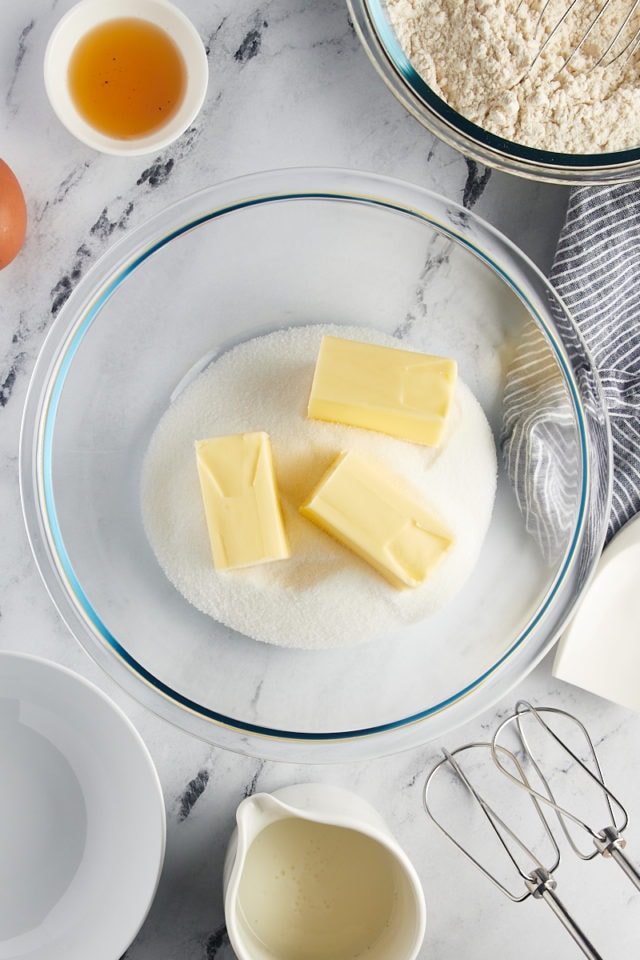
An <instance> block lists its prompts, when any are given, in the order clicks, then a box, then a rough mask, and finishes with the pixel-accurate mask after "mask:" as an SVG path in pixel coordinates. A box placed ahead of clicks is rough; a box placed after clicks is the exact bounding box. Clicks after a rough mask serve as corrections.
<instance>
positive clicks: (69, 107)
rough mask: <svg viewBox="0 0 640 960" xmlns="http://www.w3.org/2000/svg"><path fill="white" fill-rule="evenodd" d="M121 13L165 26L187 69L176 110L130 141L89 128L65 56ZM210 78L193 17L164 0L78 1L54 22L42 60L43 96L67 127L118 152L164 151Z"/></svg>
mask: <svg viewBox="0 0 640 960" xmlns="http://www.w3.org/2000/svg"><path fill="white" fill-rule="evenodd" d="M119 17H132V18H138V19H141V20H146V21H148V22H149V23H152V24H155V25H156V26H158V27H160V28H161V29H163V30H164V31H165V32H166V33H167V34H168V35H169V36H170V37H171V39H172V40H173V41H174V43H175V44H176V46H177V47H178V50H179V51H180V53H181V55H182V59H183V61H184V66H185V69H186V90H185V94H184V97H183V99H182V102H181V104H180V107H179V108H178V110H177V112H175V113H174V114H173V115H172V116H171V117H170V119H169V120H168V122H167V123H166V124H165V125H163V126H162V127H160V128H158V129H157V130H154V131H153V132H151V133H149V134H146V135H143V136H140V137H137V138H132V139H120V138H117V137H111V136H107V135H106V134H104V133H102V132H100V131H99V130H96V129H95V128H94V127H93V126H91V125H90V124H89V123H88V122H87V121H86V119H85V118H84V117H83V116H82V114H81V113H80V112H79V111H78V108H77V107H76V104H75V103H74V100H73V98H72V96H71V92H70V89H69V82H68V66H69V60H70V57H71V55H72V53H73V51H74V49H75V47H76V45H77V43H78V42H79V41H80V40H81V39H82V38H83V37H84V36H85V35H86V34H87V32H88V31H90V30H92V29H93V28H94V27H97V26H98V25H100V24H102V23H104V22H105V21H107V20H113V19H116V18H119ZM208 80H209V68H208V63H207V55H206V51H205V48H204V45H203V43H202V40H201V38H200V36H199V34H198V32H197V30H196V29H195V27H194V26H193V24H192V23H191V21H190V20H189V19H188V18H187V17H186V16H185V14H184V13H183V12H182V11H181V10H180V9H179V8H178V7H175V6H174V5H173V4H172V3H169V2H168V0H81V2H80V3H78V4H76V6H74V7H72V8H71V9H70V10H69V11H67V13H66V14H65V15H64V16H63V17H62V18H61V20H60V21H59V22H58V24H57V26H56V27H55V29H54V30H53V32H52V34H51V37H50V38H49V42H48V44H47V49H46V52H45V58H44V81H45V88H46V91H47V96H48V97H49V101H50V103H51V106H52V107H53V109H54V111H55V112H56V114H57V116H58V118H59V119H60V121H61V122H62V123H63V124H64V126H65V127H66V128H67V130H68V131H69V132H70V133H72V134H73V135H74V137H77V138H78V140H80V141H82V143H85V144H87V146H89V147H93V148H94V150H99V151H100V152H102V153H110V154H116V155H121V156H140V155H142V154H145V153H152V152H154V151H156V150H162V149H163V148H164V147H166V146H168V145H169V144H170V143H172V142H173V141H174V140H175V139H176V138H177V137H179V136H180V135H181V134H182V133H184V131H185V130H186V129H187V127H188V126H189V125H190V124H191V123H192V122H193V120H194V119H195V117H196V115H197V114H198V112H199V110H200V108H201V106H202V103H203V101H204V98H205V94H206V92H207V84H208Z"/></svg>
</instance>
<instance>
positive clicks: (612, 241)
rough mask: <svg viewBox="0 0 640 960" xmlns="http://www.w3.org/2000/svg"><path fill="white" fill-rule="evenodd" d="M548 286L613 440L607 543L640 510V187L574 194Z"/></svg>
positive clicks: (580, 190) (576, 191)
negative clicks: (574, 338) (561, 307)
mask: <svg viewBox="0 0 640 960" xmlns="http://www.w3.org/2000/svg"><path fill="white" fill-rule="evenodd" d="M550 280H551V282H552V283H553V285H554V287H555V288H556V290H557V291H558V293H559V294H560V296H561V297H562V298H563V300H564V301H565V303H566V304H567V306H568V308H569V312H570V313H571V314H572V315H573V318H574V320H575V321H576V323H577V325H578V327H579V328H580V331H581V333H582V335H583V337H584V340H585V343H586V344H587V347H588V349H589V352H590V353H591V356H592V358H593V361H594V364H595V366H596V368H597V370H598V372H599V374H600V379H601V381H602V386H603V390H604V394H605V398H606V403H607V408H608V412H609V420H610V424H611V434H612V440H613V499H612V505H611V515H610V518H609V527H608V530H607V541H608V540H610V539H611V537H612V536H613V535H614V534H615V533H617V531H618V530H619V529H620V527H622V526H623V524H624V523H626V521H627V520H629V519H630V518H631V517H632V516H633V515H634V514H635V513H637V512H638V510H640V184H638V183H631V184H624V185H621V186H615V187H580V188H576V189H574V190H573V191H572V193H571V195H570V199H569V207H568V211H567V217H566V222H565V225H564V228H563V230H562V233H561V234H560V240H559V243H558V248H557V251H556V256H555V260H554V264H553V267H552V270H551V275H550Z"/></svg>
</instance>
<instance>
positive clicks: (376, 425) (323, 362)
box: [307, 336, 458, 446]
mask: <svg viewBox="0 0 640 960" xmlns="http://www.w3.org/2000/svg"><path fill="white" fill-rule="evenodd" d="M457 373H458V370H457V364H456V362H455V360H451V359H449V358H448V357H436V356H431V355H430V354H426V353H414V352H413V351H410V350H400V349H398V348H396V347H381V346H377V345H376V344H372V343H360V342H358V341H356V340H344V339H341V338H340V337H329V336H325V337H323V338H322V343H321V345H320V351H319V354H318V359H317V362H316V368H315V373H314V377H313V383H312V385H311V395H310V398H309V406H308V409H307V414H308V416H309V417H310V418H311V419H314V420H330V421H333V422H335V423H344V424H349V425H350V426H354V427H364V428H366V429H368V430H377V431H379V432H380V433H386V434H390V435H391V436H394V437H400V438H401V439H403V440H411V441H413V442H414V443H421V444H424V445H426V446H436V445H437V444H438V443H439V442H440V438H441V436H442V431H443V430H444V426H445V423H446V419H447V414H448V412H449V407H450V405H451V400H452V398H453V393H454V389H455V384H456V379H457Z"/></svg>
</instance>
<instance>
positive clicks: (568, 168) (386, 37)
mask: <svg viewBox="0 0 640 960" xmlns="http://www.w3.org/2000/svg"><path fill="white" fill-rule="evenodd" d="M347 5H348V8H349V11H350V13H351V17H352V19H353V23H354V25H355V28H356V32H357V33H358V36H359V37H360V40H361V42H362V45H363V47H364V49H365V51H366V52H367V54H368V56H369V58H370V60H371V62H372V63H373V65H374V67H375V68H376V70H377V71H378V73H379V74H380V76H381V77H382V79H383V80H384V82H385V83H386V85H387V86H388V88H389V89H390V90H391V92H392V93H393V94H394V95H395V96H396V98H397V99H398V100H399V101H400V103H402V104H403V106H404V107H405V108H406V109H407V110H408V111H409V112H410V113H411V114H412V115H413V116H414V117H415V118H416V119H417V120H419V121H420V123H421V124H423V126H424V127H426V129H427V130H429V132H430V133H432V134H434V135H435V136H436V137H438V139H439V140H442V141H443V142H444V143H446V144H448V145H449V146H450V147H453V148H454V149H456V150H459V151H460V152H461V153H463V154H465V155H466V156H468V157H471V158H473V159H474V160H477V161H479V162H480V163H484V164H488V165H489V166H491V167H494V168H496V169H497V170H503V171H505V172H506V173H512V174H517V175H519V176H523V177H527V178H529V179H531V180H540V181H544V182H547V183H561V184H603V183H620V182H623V181H626V180H635V179H637V178H638V176H640V145H639V146H638V147H637V148H634V149H631V150H618V151H613V152H611V153H594V154H588V153H584V154H577V153H576V154H572V153H560V152H557V151H549V150H536V149H533V148H532V147H528V146H524V145H523V144H520V143H515V142H513V141H511V140H507V139H505V138H504V137H499V136H496V135H494V134H493V133H490V132H489V131H487V130H484V129H483V128H482V127H480V126H478V125H477V124H475V123H472V122H471V121H469V120H467V119H466V118H465V117H463V116H461V114H459V113H458V112H457V111H456V110H454V109H453V108H452V107H450V106H449V105H448V104H447V103H445V101H444V100H442V99H441V98H440V97H439V96H438V95H437V94H436V93H435V92H434V91H433V90H432V89H431V88H430V87H429V85H428V84H427V83H426V82H425V81H424V80H423V79H422V77H421V76H420V75H419V74H418V73H417V72H416V70H415V69H414V68H413V66H412V65H411V62H410V61H409V59H408V57H407V55H406V54H405V52H404V50H403V49H402V47H401V45H400V43H399V41H398V39H397V37H396V34H395V31H394V29H393V27H392V25H391V22H390V20H389V17H388V14H387V10H386V2H385V0H347Z"/></svg>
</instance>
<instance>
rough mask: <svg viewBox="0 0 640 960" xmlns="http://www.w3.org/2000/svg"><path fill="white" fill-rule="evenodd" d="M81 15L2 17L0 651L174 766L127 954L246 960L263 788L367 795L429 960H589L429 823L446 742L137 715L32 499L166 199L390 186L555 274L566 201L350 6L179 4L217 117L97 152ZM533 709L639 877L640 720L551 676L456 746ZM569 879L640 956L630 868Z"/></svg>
mask: <svg viewBox="0 0 640 960" xmlns="http://www.w3.org/2000/svg"><path fill="white" fill-rule="evenodd" d="M70 5H71V3H70V0H21V2H20V3H7V2H5V3H2V4H1V5H0V26H1V29H0V156H2V158H3V159H4V160H5V161H7V162H8V163H9V164H10V166H11V167H12V168H13V170H14V171H15V172H16V174H17V175H18V177H19V179H20V181H21V183H22V186H23V189H24V192H25V195H26V199H27V205H28V213H29V227H28V234H27V238H26V242H25V245H24V248H23V250H22V251H21V253H20V255H19V256H18V258H17V259H16V260H15V261H14V262H13V263H12V264H11V265H10V266H9V267H7V268H6V269H5V270H4V271H2V272H1V273H0V424H1V429H0V514H1V516H2V549H1V552H0V648H2V649H6V650H17V651H24V652H28V653H33V654H37V655H41V656H44V657H48V658H51V659H54V660H56V661H58V662H59V663H62V664H64V665H66V666H68V667H70V668H71V669H73V670H74V671H76V672H77V673H79V674H81V675H82V676H85V677H87V678H89V679H91V680H92V681H94V682H95V683H96V684H97V685H98V686H99V687H100V688H101V689H102V690H104V691H105V692H106V693H107V694H108V695H109V696H110V697H111V698H112V699H113V700H114V701H115V702H116V703H118V704H119V705H120V706H121V707H122V708H123V709H124V711H125V712H126V713H127V715H128V716H129V717H130V718H131V720H132V721H133V723H134V724H135V725H136V727H137V729H138V730H139V731H140V733H141V735H142V736H143V738H144V740H145V742H146V743H147V746H148V748H149V750H150V752H151V754H152V757H153V760H154V762H155V764H156V766H157V769H158V772H159V775H160V778H161V781H162V785H163V790H164V796H165V801H166V809H167V817H168V840H167V853H166V862H165V867H164V871H163V875H162V878H161V882H160V886H159V890H158V893H157V897H156V900H155V902H154V904H153V906H152V909H151V911H150V914H149V916H148V918H147V920H146V922H145V924H144V926H143V927H142V929H141V931H140V933H139V935H138V937H137V938H136V940H135V942H134V943H133V944H132V945H131V947H130V948H129V949H128V950H127V952H126V957H127V958H128V960H151V958H153V960H213V958H216V960H230V958H232V957H233V956H234V954H233V951H232V949H231V947H230V945H229V941H228V938H227V935H226V931H225V926H224V916H223V907H222V890H221V873H222V861H223V856H224V850H225V846H226V843H227V840H228V836H229V834H230V832H231V830H232V827H233V824H234V812H235V808H236V806H237V804H238V803H239V801H240V800H241V799H242V798H243V797H245V796H246V795H247V794H249V793H251V792H254V791H256V790H267V791H268V790H271V789H275V788H277V787H280V786H284V785H286V784H289V783H294V782H298V781H308V780H320V781H323V782H328V783H335V784H337V785H341V786H344V787H347V788H350V789H352V790H355V791H356V792H359V793H360V794H361V795H362V796H364V797H365V798H366V799H368V800H369V801H370V802H371V803H372V804H373V805H374V806H375V807H377V809H378V810H379V811H380V813H381V814H382V816H383V817H384V818H385V819H386V820H387V822H388V824H389V826H390V827H391V829H392V831H393V832H394V833H395V835H396V836H397V838H398V840H399V841H400V843H401V845H402V846H403V847H404V849H405V850H406V852H407V853H408V855H409V856H410V858H411V859H412V861H413V863H414V864H415V866H416V868H417V870H418V873H419V875H420V878H421V880H422V882H423V885H424V889H425V894H426V899H427V910H428V922H427V935H426V939H425V942H424V946H423V949H422V951H421V953H420V958H421V960H429V958H434V960H435V958H437V960H454V958H456V960H458V958H462V957H463V958H465V960H488V958H490V957H493V956H501V957H506V958H511V957H516V956H517V957H518V960H537V958H538V957H539V956H540V955H541V954H543V955H548V956H553V957H554V958H555V960H571V958H573V957H577V956H579V955H580V952H579V950H578V948H577V946H576V945H575V944H574V943H573V941H572V940H571V939H570V938H569V936H568V935H567V933H566V932H565V931H564V930H563V929H562V927H561V925H560V924H559V923H558V921H557V920H556V919H555V918H554V917H553V916H552V914H551V911H549V910H547V909H546V908H545V906H544V905H543V904H542V903H540V902H537V901H532V900H530V901H527V902H526V903H524V904H513V903H511V902H510V901H508V900H507V899H506V898H505V897H504V896H503V895H502V894H501V893H500V892H499V891H497V890H496V889H494V887H493V886H491V884H489V883H488V882H487V881H486V880H485V879H484V878H483V877H482V876H481V875H480V874H478V873H476V871H475V870H474V869H473V868H472V867H471V866H470V865H469V864H467V863H466V862H464V861H463V860H462V859H461V857H460V856H459V855H458V853H457V851H455V850H454V849H453V848H452V847H450V846H449V845H448V844H447V843H446V841H445V840H444V839H443V838H441V837H440V835H439V834H437V832H436V831H435V829H434V828H433V826H432V825H431V823H430V822H429V821H428V819H427V818H426V816H425V814H424V812H423V809H422V787H423V783H424V777H425V773H426V772H427V771H428V770H429V769H430V768H431V767H432V766H433V764H434V762H435V760H436V758H437V757H438V756H439V751H440V748H441V746H443V745H442V744H438V743H435V744H428V745H426V746H424V747H422V748H419V749H414V750H410V751H407V752H405V753H402V754H400V755H398V756H394V757H389V758H386V759H381V760H375V761H370V762H367V763H361V764H356V763H354V764H340V765H322V766H320V767H313V766H304V765H302V766H298V765H292V764H284V763H274V762H265V761H262V760H260V759H252V758H248V757H245V756H237V755H234V754H232V753H229V752H224V751H222V750H219V749H217V748H215V747H212V746H210V745H208V744H206V743H203V742H201V741H199V740H196V739H194V738H191V737H189V736H188V735H186V734H183V733H181V732H180V731H178V730H176V729H174V728H173V727H171V726H170V725H169V724H167V723H165V722H164V721H162V720H161V719H158V718H157V717H156V716H154V715H152V714H151V713H149V712H147V711H146V710H145V709H144V708H143V707H142V706H140V705H139V704H137V703H136V702H134V701H133V700H131V699H130V698H129V697H128V696H127V695H126V694H125V693H123V692H122V691H121V690H120V689H119V688H118V687H117V686H116V685H115V684H114V683H113V682H112V681H111V680H110V679H109V678H108V677H107V676H105V674H104V673H103V672H101V670H100V669H99V668H98V667H97V666H96V665H95V664H94V663H93V662H92V661H90V660H89V658H88V657H87V656H86V654H85V653H84V652H83V650H82V649H81V648H80V647H79V645H78V644H77V642H76V641H75V640H74V639H73V638H72V637H71V636H70V634H69V632H68V630H67V629H66V627H65V625H64V624H63V623H62V622H61V620H60V618H59V616H58V614H57V612H56V610H55V609H54V608H53V606H52V604H51V602H50V600H49V597H48V595H47V593H46V591H45V589H44V587H43V585H42V583H41V581H40V578H39V575H38V572H37V570H36V567H35V565H34V562H33V559H32V556H31V552H30V548H29V544H28V542H27V537H26V534H25V530H24V526H23V522H22V516H21V507H20V493H19V486H18V438H19V429H20V420H21V412H22V407H23V403H24V400H25V395H26V391H27V386H28V383H29V377H30V373H31V370H32V367H33V364H34V361H35V358H36V356H37V354H38V351H39V349H40V346H41V344H42V342H43V338H44V337H45V335H46V333H47V330H48V329H49V327H50V324H51V323H52V321H53V319H54V318H55V316H56V315H57V313H58V312H59V310H60V308H61V307H62V305H63V304H64V302H65V300H66V298H67V296H68V295H69V293H70V291H71V290H72V289H73V287H74V285H75V284H76V283H77V281H78V280H79V278H80V277H82V276H83V275H84V273H85V272H86V270H87V269H88V268H89V267H90V265H91V264H92V263H94V262H95V260H96V259H97V258H98V257H99V256H100V255H101V254H102V253H103V251H105V250H106V249H107V248H108V247H109V246H110V244H112V243H113V242H114V241H115V240H116V239H117V238H118V237H120V236H122V235H123V234H124V233H126V231H128V230H131V229H132V228H133V227H135V226H136V225H138V224H140V223H142V222H144V221H145V220H146V219H147V218H148V217H149V216H150V215H152V214H154V213H155V212H157V211H159V210H161V209H162V208H163V207H165V206H166V205H168V204H169V203H171V202H173V201H175V200H177V199H179V198H181V197H183V196H185V195H187V194H189V193H191V192H193V191H195V190H198V189H200V188H202V187H205V186H207V185H210V184H212V183H215V182H218V181H220V180H224V179H227V178H229V177H232V176H236V175H240V174H244V173H250V172H254V171H258V170H261V169H269V168H276V167H289V166H310V165H327V166H343V167H350V168H359V169H363V170H369V171H376V172H379V173H384V174H388V175H391V176H394V177H400V178H404V179H407V180H411V181H414V182H416V183H418V184H421V185H424V186H425V187H428V188H430V189H433V190H435V191H437V192H439V193H441V194H444V195H445V196H447V197H449V198H451V199H454V200H456V201H458V202H460V203H462V204H464V205H465V206H467V207H469V208H473V209H474V211H475V212H476V213H478V214H480V215H481V216H482V217H484V218H485V219H486V220H488V221H489V222H490V223H491V224H493V225H494V226H495V227H497V228H498V229H500V230H501V231H503V232H504V233H505V234H506V235H507V236H508V237H510V238H511V239H512V240H513V241H515V243H517V244H518V245H519V246H520V247H521V248H522V249H523V250H524V251H525V253H526V254H528V255H529V257H531V259H532V260H533V261H534V262H535V263H536V264H537V265H538V266H539V267H540V268H541V269H542V270H543V271H546V270H548V268H549V266H550V263H551V259H552V257H553V251H554V247H555V243H556V239H557V235H558V231H559V229H560V226H561V223H562V219H563V214H564V209H565V205H566V200H567V189H566V188H563V187H555V186H550V185H540V184H535V183H530V182H527V181H525V180H519V179H517V178H514V177H510V176H507V175H504V174H500V173H496V172H492V171H490V170H488V169H485V168H483V167H481V166H479V165H477V164H476V163H474V162H472V161H470V160H467V159H465V158H464V157H462V156H461V155H459V154H457V153H455V152H454V151H453V150H451V149H449V148H448V147H446V146H444V145H442V144H441V143H439V142H438V141H437V140H435V139H434V138H433V137H432V136H431V135H429V134H428V133H427V132H425V131H424V130H423V129H422V128H421V127H420V126H419V124H418V123H417V122H416V121H415V120H414V119H413V118H412V117H410V116H409V115H408V114H407V113H406V112H405V110H404V109H403V108H402V107H401V106H400V105H399V104H398V103H397V102H396V100H395V99H394V98H393V96H392V95H391V93H390V92H389V91H388V90H387V89H386V87H385V86H384V84H383V83H382V81H381V80H380V79H379V78H378V76H377V74H376V73H375V71H374V69H373V67H372V66H371V65H370V63H369V62H368V60H367V57H366V55H365V53H364V52H363V50H362V49H361V47H360V44H359V41H358V38H357V36H356V34H355V32H354V29H353V27H352V25H351V23H350V20H349V16H348V13H347V9H346V5H345V3H344V0H265V2H262V3H259V4H257V3H256V2H255V0H235V2H223V0H208V2H204V0H180V3H179V5H180V6H181V7H182V8H183V9H184V10H185V12H186V13H187V14H188V15H189V16H190V17H191V18H192V20H193V22H194V23H195V25H196V27H197V29H198V30H199V32H200V34H201V36H202V38H203V40H204V42H205V45H206V48H207V51H208V56H209V64H210V87H209V92H208V95H207V98H206V102H205V105H204V108H203V110H202V112H201V113H200V115H199V116H198V118H197V120H196V121H195V123H194V124H193V126H192V127H191V128H190V129H189V130H188V131H187V133H185V134H184V135H183V136H182V137H181V138H180V139H179V140H178V141H177V142H176V143H175V144H173V145H172V146H171V147H169V148H168V149H166V150H165V151H163V152H162V153H161V154H160V155H158V156H153V155H152V156H150V157H147V158H142V159H120V158H114V157H108V156H103V155H99V154H96V153H95V152H93V151H91V150H90V149H89V148H86V147H84V146H83V145H82V144H80V143H78V142H76V141H75V140H73V139H72V138H71V136H70V135H69V134H68V133H67V132H66V131H65V130H64V129H63V128H62V126H61V125H60V124H59V122H58V121H57V120H56V118H55V116H54V115H53V113H52V111H51V108H50V106H49V104H48V101H47V99H46V96H45V91H44V86H43V79H42V60H43V54H44V49H45V45H46V42H47V38H48V36H49V34H50V32H51V30H52V29H53V26H54V24H55V23H56V21H57V20H58V19H59V17H60V16H62V14H63V13H64V12H65V10H66V9H67V8H68V7H69V6H70ZM519 697H524V698H526V699H528V700H531V701H533V702H534V703H537V704H544V705H552V706H558V707H562V708H563V709H566V710H569V711H572V712H574V713H576V714H577V715H578V716H579V717H581V719H582V720H583V721H585V722H586V723H587V725H588V727H589V729H590V732H591V733H592V735H593V737H594V739H595V741H596V743H597V745H598V750H599V755H600V759H601V762H602V764H603V767H604V770H605V773H606V776H607V779H608V780H609V782H610V784H611V786H612V788H613V789H614V791H615V792H616V793H617V794H618V795H619V796H620V797H621V798H622V799H623V800H625V801H626V804H627V806H628V807H629V810H630V813H631V825H630V827H629V830H628V832H627V837H628V841H629V846H628V850H629V851H630V854H631V857H632V859H633V855H634V853H635V852H636V851H640V829H639V828H638V827H637V824H636V820H635V816H636V815H637V816H639V817H640V792H639V791H638V787H637V784H638V768H639V766H640V757H639V752H638V743H639V742H640V716H638V715H636V714H634V713H632V712H630V711H628V710H626V709H624V708H622V707H618V706H616V705H614V704H612V703H610V702H608V701H605V700H601V699H599V698H598V697H596V696H594V695H592V694H589V693H586V692H584V691H582V690H580V689H578V688H576V687H572V686H570V685H567V684H564V683H561V682H559V681H557V680H554V678H553V677H552V674H551V664H550V660H549V658H547V659H546V660H545V661H543V662H542V663H541V664H540V665H539V666H538V667H537V668H536V669H535V670H534V671H533V673H532V674H531V675H530V676H529V677H527V678H526V679H525V680H524V681H522V683H521V684H520V685H519V687H518V688H517V689H516V690H513V691H511V692H510V693H509V694H508V695H507V696H505V698H504V699H503V700H502V701H501V702H499V703H497V704H496V705H495V707H494V708H492V709H491V710H489V711H488V712H487V713H486V714H484V715H482V716H480V717H478V718H477V719H476V720H475V721H473V722H471V723H469V724H468V725H467V726H466V727H465V728H463V729H461V730H459V731H457V733H456V734H455V735H454V736H452V737H451V738H450V740H451V742H448V743H447V744H446V746H449V747H452V746H455V745H457V744H459V743H463V742H465V741H467V740H476V739H485V738H486V736H487V734H488V733H490V732H491V731H492V730H493V729H494V728H495V726H496V724H497V723H498V721H499V719H500V718H501V717H503V716H505V715H506V713H507V712H509V711H510V710H511V709H512V708H513V706H514V704H515V702H516V700H517V699H518V698H519ZM596 826H598V827H599V826H600V824H597V825H596ZM638 860H640V856H636V861H638ZM560 870H561V872H560V874H559V879H560V884H559V892H560V893H561V894H562V896H563V899H564V901H565V903H566V905H567V907H568V908H569V910H570V911H572V912H574V913H575V915H576V918H577V919H579V921H581V922H582V924H583V926H584V927H585V930H586V932H587V934H588V936H589V937H590V938H591V939H592V940H593V942H594V944H595V945H596V946H597V948H598V950H599V951H600V952H601V953H602V955H603V956H604V957H607V958H614V957H617V958H628V957H631V956H635V955H637V954H638V949H639V948H640V895H639V894H638V893H637V892H635V891H634V889H633V887H632V886H631V884H630V883H629V882H628V880H626V879H625V878H624V877H623V875H622V873H621V871H619V870H617V868H616V867H615V865H613V864H612V863H605V862H604V861H601V860H600V859H598V861H597V862H594V863H590V864H581V863H579V862H578V861H577V858H576V859H571V857H570V855H569V854H566V855H565V854H563V861H562V864H561V868H560ZM52 960H56V958H52ZM113 960H118V958H113ZM390 960H392V958H390Z"/></svg>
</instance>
